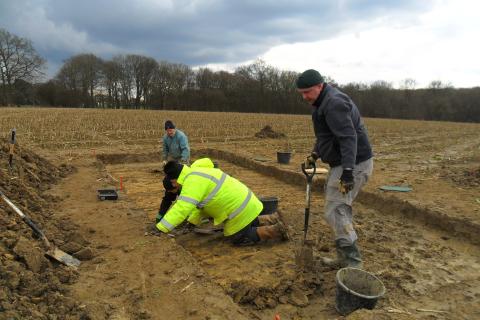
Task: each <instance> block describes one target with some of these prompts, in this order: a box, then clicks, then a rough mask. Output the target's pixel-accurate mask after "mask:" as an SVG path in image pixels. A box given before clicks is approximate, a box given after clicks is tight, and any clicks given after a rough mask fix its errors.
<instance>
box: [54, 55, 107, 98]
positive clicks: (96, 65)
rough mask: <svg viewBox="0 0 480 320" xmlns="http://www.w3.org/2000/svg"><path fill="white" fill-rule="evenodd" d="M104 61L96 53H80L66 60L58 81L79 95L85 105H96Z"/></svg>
mask: <svg viewBox="0 0 480 320" xmlns="http://www.w3.org/2000/svg"><path fill="white" fill-rule="evenodd" d="M102 67H103V61H102V59H100V58H98V57H97V56H95V55H94V54H91V53H90V54H79V55H76V56H73V57H71V58H70V59H68V60H66V61H65V63H64V64H63V66H62V68H61V69H60V71H59V72H58V74H57V79H58V81H59V82H60V83H61V84H62V85H63V86H64V88H66V89H67V90H69V91H71V92H72V93H73V94H74V95H76V96H78V97H79V99H80V103H81V104H82V105H83V106H90V107H94V106H95V105H96V103H95V94H96V91H97V89H98V88H99V85H100V82H101V79H102Z"/></svg>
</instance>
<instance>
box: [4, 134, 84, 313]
mask: <svg viewBox="0 0 480 320" xmlns="http://www.w3.org/2000/svg"><path fill="white" fill-rule="evenodd" d="M0 144H1V145H2V147H1V148H0V190H2V192H3V193H4V194H5V195H6V196H7V197H8V198H9V199H10V200H11V201H12V202H13V203H14V204H15V205H16V206H17V207H18V208H19V209H20V210H21V211H22V212H23V213H24V214H26V215H27V216H29V217H30V218H31V219H32V220H33V221H34V222H35V223H36V224H37V225H38V226H39V227H40V229H41V230H42V231H43V232H44V233H45V234H46V236H47V238H48V239H49V240H50V241H51V242H52V243H54V244H56V245H57V246H59V247H60V248H62V247H64V248H65V249H68V247H69V246H70V247H72V248H73V247H74V246H75V245H76V248H74V249H76V251H81V250H85V247H86V245H87V244H88V243H87V242H86V241H85V240H84V239H83V238H82V237H81V236H79V235H78V234H77V233H76V232H75V229H76V227H75V225H74V224H73V223H72V222H71V221H68V220H65V219H63V220H62V221H58V220H56V219H55V217H54V216H53V215H52V206H53V203H55V202H58V201H59V199H58V198H57V197H53V196H49V195H47V194H44V193H43V192H44V191H45V190H47V189H48V188H49V187H50V186H51V184H53V183H55V182H56V181H58V180H59V179H60V178H62V177H65V176H66V175H67V174H68V173H70V172H72V171H74V168H73V167H71V166H67V165H61V166H60V167H56V166H54V165H52V164H51V163H49V162H48V161H46V160H44V159H42V158H41V157H39V156H38V155H36V154H34V153H32V152H30V151H28V150H25V149H23V148H22V147H20V146H16V148H15V156H14V161H13V167H12V168H9V166H8V143H7V141H6V140H0ZM0 239H1V240H0V314H1V315H0V318H2V319H80V318H85V317H87V318H88V314H87V313H86V312H85V311H84V310H82V307H81V306H80V304H79V303H78V302H77V301H75V300H73V299H72V298H69V297H67V295H66V293H67V292H68V284H71V283H73V282H74V281H75V280H76V279H77V277H78V273H77V272H76V271H74V270H73V269H71V268H68V267H66V266H63V265H60V264H59V263H58V262H56V261H51V260H49V259H47V258H46V257H45V255H44V253H45V249H46V248H45V247H44V246H43V243H42V242H41V241H40V240H39V239H36V237H35V236H34V235H33V233H32V230H31V229H30V228H29V227H28V226H27V225H26V224H25V222H23V221H22V219H21V218H20V217H19V216H18V214H16V213H15V212H14V211H13V210H12V209H11V208H10V207H9V206H8V205H7V204H6V203H5V202H4V201H3V200H0ZM65 251H67V252H68V253H74V252H69V250H65Z"/></svg>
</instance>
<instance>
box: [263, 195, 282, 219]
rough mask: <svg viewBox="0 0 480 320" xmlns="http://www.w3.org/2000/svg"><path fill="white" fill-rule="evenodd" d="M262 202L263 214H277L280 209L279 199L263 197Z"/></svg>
mask: <svg viewBox="0 0 480 320" xmlns="http://www.w3.org/2000/svg"><path fill="white" fill-rule="evenodd" d="M260 201H261V202H262V204H263V211H262V212H261V214H262V215H263V214H272V213H275V211H277V209H278V198H277V197H261V198H260Z"/></svg>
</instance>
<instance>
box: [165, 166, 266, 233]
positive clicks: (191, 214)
mask: <svg viewBox="0 0 480 320" xmlns="http://www.w3.org/2000/svg"><path fill="white" fill-rule="evenodd" d="M197 161H200V163H197ZM197 161H195V163H194V164H193V165H192V167H191V168H190V167H188V166H186V165H184V166H183V169H182V172H181V173H180V176H179V177H178V179H177V182H178V183H179V184H180V185H182V191H181V193H180V196H179V197H178V199H177V202H176V203H175V204H174V205H173V206H172V207H171V208H170V210H169V211H168V212H167V214H166V215H165V216H164V217H163V219H162V220H161V221H160V222H159V223H158V224H157V228H158V229H159V230H161V231H163V232H169V231H171V230H172V229H173V228H175V227H176V226H178V225H179V224H180V223H182V222H183V221H184V220H185V219H187V218H188V221H189V222H190V223H193V224H198V223H199V222H200V221H201V218H202V217H204V216H208V217H212V218H213V219H214V225H218V224H220V223H224V231H223V232H224V235H225V236H230V235H232V234H235V233H237V232H238V231H240V230H241V229H243V228H244V227H245V226H247V225H248V224H249V223H250V222H252V221H253V220H254V219H255V218H256V217H257V216H258V215H259V214H260V212H261V211H262V209H263V205H262V203H261V202H260V200H258V198H257V197H256V196H255V194H253V192H252V191H251V190H250V189H248V187H247V186H246V185H244V184H243V183H241V182H240V181H238V180H237V179H235V178H232V177H230V176H229V175H227V174H226V173H224V172H222V171H221V170H220V169H216V168H213V163H212V161H211V160H210V159H208V158H204V159H200V160H197ZM205 163H208V164H209V165H210V164H211V166H210V167H205ZM200 164H201V165H202V166H199V165H200Z"/></svg>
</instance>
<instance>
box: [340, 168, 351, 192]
mask: <svg viewBox="0 0 480 320" xmlns="http://www.w3.org/2000/svg"><path fill="white" fill-rule="evenodd" d="M354 185H355V182H354V181H353V169H350V168H346V169H343V172H342V176H341V177H340V188H339V189H340V192H341V193H343V194H347V193H349V192H350V191H351V190H352V189H353V187H354Z"/></svg>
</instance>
